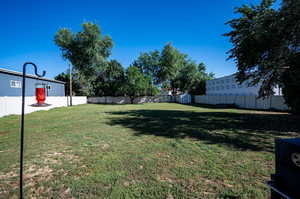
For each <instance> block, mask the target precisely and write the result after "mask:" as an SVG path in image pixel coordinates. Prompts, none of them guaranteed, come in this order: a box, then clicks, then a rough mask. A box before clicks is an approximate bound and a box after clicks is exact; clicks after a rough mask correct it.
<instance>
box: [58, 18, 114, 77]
mask: <svg viewBox="0 0 300 199" xmlns="http://www.w3.org/2000/svg"><path fill="white" fill-rule="evenodd" d="M82 29H83V30H82V31H80V32H78V33H72V32H71V31H70V30H68V29H65V28H62V29H60V30H59V31H58V32H57V33H56V35H55V38H54V41H55V43H56V45H58V46H59V47H60V49H61V51H62V56H63V57H64V58H66V59H68V60H69V61H70V62H71V63H72V65H73V66H74V68H75V69H76V70H78V71H79V72H80V73H81V74H82V75H83V77H84V78H85V79H86V80H94V79H95V78H96V75H97V74H98V73H99V72H100V71H101V70H103V68H104V67H105V65H106V59H107V58H108V57H109V56H110V54H111V49H112V46H113V43H112V39H111V38H110V37H108V36H102V34H101V31H100V28H99V27H98V25H96V24H93V23H91V22H86V23H84V24H82Z"/></svg>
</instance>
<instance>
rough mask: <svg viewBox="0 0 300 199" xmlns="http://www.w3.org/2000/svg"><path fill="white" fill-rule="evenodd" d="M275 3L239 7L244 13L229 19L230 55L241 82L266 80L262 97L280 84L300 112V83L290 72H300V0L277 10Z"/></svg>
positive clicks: (271, 0) (286, 0)
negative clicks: (274, 6) (298, 106)
mask: <svg viewBox="0 0 300 199" xmlns="http://www.w3.org/2000/svg"><path fill="white" fill-rule="evenodd" d="M273 3H274V0H263V1H262V3H261V4H260V5H258V6H251V7H250V6H243V7H241V8H238V9H237V12H238V13H240V14H241V17H240V18H238V19H233V20H231V21H229V22H228V23H227V24H229V25H230V26H231V28H232V31H231V32H229V33H227V34H225V36H229V37H230V41H231V42H232V44H233V48H232V49H231V50H230V51H229V52H228V53H229V59H233V60H235V61H236V64H237V67H238V73H237V79H238V81H239V82H241V83H242V82H244V81H246V80H248V79H249V80H250V84H252V85H255V84H257V83H260V82H261V83H262V86H261V88H260V91H259V97H266V96H269V95H272V94H273V93H274V92H273V88H274V87H276V86H277V85H280V86H282V87H283V93H284V97H285V99H286V102H287V103H288V104H289V105H290V106H291V108H292V109H297V110H298V112H300V108H296V106H295V104H296V103H294V102H293V101H294V100H296V101H297V100H298V99H299V98H300V92H299V90H300V89H299V87H300V84H298V83H297V81H298V80H297V78H295V76H291V75H290V74H296V76H297V77H299V76H300V72H299V71H298V70H297V69H298V68H299V62H298V61H296V60H298V59H299V57H300V53H299V49H300V25H299V24H300V2H299V1H294V0H284V1H283V2H282V4H281V7H280V8H279V9H277V10H275V9H274V8H272V5H273ZM291 84H293V85H294V87H293V89H291V86H290V85H291ZM295 85H296V86H295ZM298 89H299V90H298ZM285 90H286V92H285ZM290 92H293V93H299V94H297V95H296V96H295V95H294V94H289V93H290ZM288 96H292V98H293V99H290V97H288Z"/></svg>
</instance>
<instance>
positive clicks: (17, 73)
mask: <svg viewBox="0 0 300 199" xmlns="http://www.w3.org/2000/svg"><path fill="white" fill-rule="evenodd" d="M0 73H6V74H10V75H16V76H21V77H22V76H23V74H22V73H20V72H17V71H12V70H7V69H4V68H0ZM26 77H28V78H32V79H39V80H44V81H49V82H55V83H60V84H66V82H62V81H58V80H54V79H48V78H44V77H37V76H35V75H30V74H26Z"/></svg>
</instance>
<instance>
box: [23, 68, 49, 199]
mask: <svg viewBox="0 0 300 199" xmlns="http://www.w3.org/2000/svg"><path fill="white" fill-rule="evenodd" d="M28 64H31V65H33V66H34V72H35V75H36V76H38V77H43V76H45V74H46V71H43V74H42V75H39V74H38V73H37V67H36V65H35V64H34V63H32V62H26V63H25V64H24V65H23V76H22V116H21V142H20V198H21V199H23V159H24V158H23V157H24V111H25V88H26V81H25V79H26V66H27V65H28Z"/></svg>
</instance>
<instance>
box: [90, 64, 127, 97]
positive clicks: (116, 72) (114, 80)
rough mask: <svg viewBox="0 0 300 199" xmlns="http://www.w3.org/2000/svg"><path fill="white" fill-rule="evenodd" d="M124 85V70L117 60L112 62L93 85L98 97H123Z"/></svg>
mask: <svg viewBox="0 0 300 199" xmlns="http://www.w3.org/2000/svg"><path fill="white" fill-rule="evenodd" d="M124 83H125V74H124V68H123V67H122V65H121V64H120V63H119V62H118V61H117V60H111V61H109V62H108V63H107V64H106V66H105V68H104V69H103V70H102V72H101V73H100V74H98V76H97V78H96V79H95V81H93V83H92V84H93V89H94V92H95V95H96V96H122V95H124V92H123V90H122V85H123V84H124Z"/></svg>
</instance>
